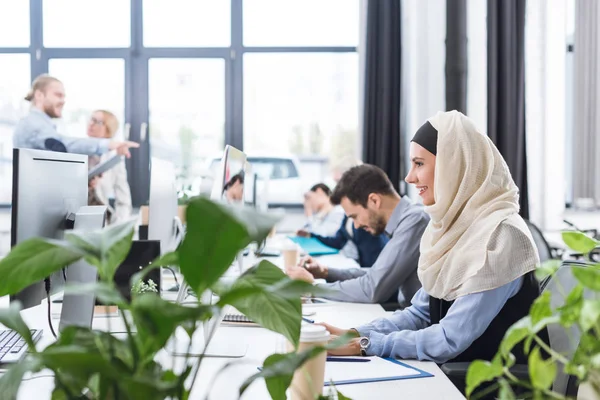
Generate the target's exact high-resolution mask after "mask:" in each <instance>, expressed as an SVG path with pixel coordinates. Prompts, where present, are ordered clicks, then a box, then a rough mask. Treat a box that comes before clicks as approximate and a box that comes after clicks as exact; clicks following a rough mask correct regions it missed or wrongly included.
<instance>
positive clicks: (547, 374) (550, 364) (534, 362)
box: [528, 346, 556, 390]
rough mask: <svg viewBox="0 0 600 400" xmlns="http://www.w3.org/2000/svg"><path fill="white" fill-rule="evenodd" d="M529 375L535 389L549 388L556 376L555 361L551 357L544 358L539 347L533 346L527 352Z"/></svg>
mask: <svg viewBox="0 0 600 400" xmlns="http://www.w3.org/2000/svg"><path fill="white" fill-rule="evenodd" d="M528 365H529V377H530V378H531V383H532V384H533V386H534V387H535V388H536V389H540V390H546V389H549V388H550V386H551V385H552V382H554V377H555V376H556V362H555V361H554V360H552V359H548V360H544V359H543V358H542V355H541V354H540V348H539V347H537V346H536V347H534V349H533V350H532V351H531V353H529V362H528Z"/></svg>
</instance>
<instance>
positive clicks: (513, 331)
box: [500, 316, 533, 357]
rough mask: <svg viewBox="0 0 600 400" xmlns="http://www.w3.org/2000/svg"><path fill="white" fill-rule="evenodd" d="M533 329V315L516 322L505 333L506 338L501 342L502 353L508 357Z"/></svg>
mask: <svg viewBox="0 0 600 400" xmlns="http://www.w3.org/2000/svg"><path fill="white" fill-rule="evenodd" d="M532 329H533V328H532V326H531V317H529V316H527V317H524V318H522V319H521V320H519V321H517V322H515V323H514V324H513V325H512V326H511V327H510V328H508V330H507V331H506V333H505V334H504V338H503V339H502V343H501V344H500V352H501V354H502V355H503V356H505V357H506V356H507V355H508V353H510V351H511V350H512V349H513V347H515V345H516V344H517V343H519V342H521V341H522V340H523V339H525V338H526V337H527V336H529V335H530V334H531V333H532Z"/></svg>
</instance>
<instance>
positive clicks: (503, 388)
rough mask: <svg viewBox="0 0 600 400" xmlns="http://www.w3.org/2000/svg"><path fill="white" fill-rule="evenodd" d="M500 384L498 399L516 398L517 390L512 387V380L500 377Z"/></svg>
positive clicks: (510, 399) (514, 399) (511, 399)
mask: <svg viewBox="0 0 600 400" xmlns="http://www.w3.org/2000/svg"><path fill="white" fill-rule="evenodd" d="M498 384H499V385H500V390H499V391H498V400H516V397H515V392H514V391H513V390H512V388H511V387H510V382H509V381H507V380H506V379H500V380H499V382H498Z"/></svg>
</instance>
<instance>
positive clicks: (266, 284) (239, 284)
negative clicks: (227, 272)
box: [228, 261, 302, 346]
mask: <svg viewBox="0 0 600 400" xmlns="http://www.w3.org/2000/svg"><path fill="white" fill-rule="evenodd" d="M285 280H289V278H288V277H287V275H285V274H284V273H283V271H281V269H279V268H278V267H276V266H274V265H273V264H271V263H270V262H268V261H262V262H261V263H259V264H258V265H257V266H256V267H253V268H251V269H249V270H248V271H246V272H245V273H244V274H243V275H242V276H240V277H239V278H238V279H237V280H236V281H235V282H234V284H233V285H232V287H231V290H232V291H233V290H236V291H239V290H250V289H255V290H256V292H255V293H253V294H248V295H246V296H245V297H234V296H228V297H229V300H228V302H229V303H228V304H231V305H232V306H234V307H235V308H237V309H238V310H239V311H240V312H242V313H243V314H245V315H246V316H247V317H248V318H250V319H251V320H253V321H254V322H256V323H258V324H260V325H261V326H263V327H264V328H267V329H269V330H272V331H274V332H277V333H281V334H282V335H283V336H285V337H286V339H287V340H289V341H290V343H293V344H294V346H297V345H298V339H299V338H300V326H301V324H302V303H301V300H300V296H299V295H296V296H295V297H290V296H289V294H288V293H286V292H285V290H284V289H281V287H280V286H279V287H278V286H276V284H278V283H280V282H281V281H285Z"/></svg>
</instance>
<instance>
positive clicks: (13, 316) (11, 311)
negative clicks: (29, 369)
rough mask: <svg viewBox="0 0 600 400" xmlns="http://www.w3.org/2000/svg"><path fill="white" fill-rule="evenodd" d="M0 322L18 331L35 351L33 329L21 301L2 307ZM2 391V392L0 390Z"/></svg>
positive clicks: (30, 348) (31, 350)
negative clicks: (24, 315) (26, 319)
mask: <svg viewBox="0 0 600 400" xmlns="http://www.w3.org/2000/svg"><path fill="white" fill-rule="evenodd" d="M0 324H2V325H4V326H5V327H7V328H8V329H12V330H13V331H15V332H17V333H18V334H19V335H21V337H22V338H23V339H24V340H25V342H26V343H27V346H28V347H29V351H30V352H35V351H36V350H35V344H34V343H33V338H32V337H31V331H30V330H29V328H28V327H27V324H25V321H23V318H22V317H21V303H20V302H18V301H17V302H13V303H11V304H10V306H9V307H8V308H0ZM0 393H2V392H0Z"/></svg>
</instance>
